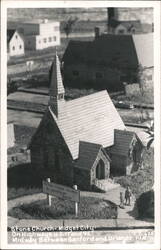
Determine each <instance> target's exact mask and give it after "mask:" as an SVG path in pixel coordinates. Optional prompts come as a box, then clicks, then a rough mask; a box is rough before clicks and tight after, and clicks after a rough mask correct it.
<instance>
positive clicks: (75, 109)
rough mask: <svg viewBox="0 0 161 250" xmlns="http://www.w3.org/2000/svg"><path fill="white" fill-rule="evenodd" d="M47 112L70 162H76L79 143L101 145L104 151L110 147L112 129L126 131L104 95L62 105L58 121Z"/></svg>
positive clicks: (112, 135)
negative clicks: (67, 149) (69, 153)
mask: <svg viewBox="0 0 161 250" xmlns="http://www.w3.org/2000/svg"><path fill="white" fill-rule="evenodd" d="M49 110H50V113H51V114H52V117H53V118H54V119H55V120H56V123H57V125H58V127H59V130H60V132H61V133H62V135H63V137H64V140H65V141H66V143H67V146H68V148H69V150H70V152H71V155H72V157H73V159H77V158H78V155H79V142H80V141H86V142H89V143H94V144H100V145H102V146H103V147H108V146H112V145H113V144H114V129H125V126H124V123H123V121H122V119H121V117H120V115H119V113H118V112H117V110H116V108H115V107H114V105H113V103H112V101H111V99H110V97H109V95H108V93H107V91H100V92H97V93H94V94H91V95H88V96H84V97H80V98H78V99H75V100H72V101H67V102H65V105H64V107H62V111H61V113H60V116H59V119H57V118H56V116H55V115H54V114H53V112H52V110H51V109H50V107H49Z"/></svg>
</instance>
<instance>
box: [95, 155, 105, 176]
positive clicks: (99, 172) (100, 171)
mask: <svg viewBox="0 0 161 250" xmlns="http://www.w3.org/2000/svg"><path fill="white" fill-rule="evenodd" d="M96 178H97V179H105V164H104V162H103V160H102V159H100V160H99V162H98V164H97V166H96Z"/></svg>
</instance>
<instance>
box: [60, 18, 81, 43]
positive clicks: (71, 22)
mask: <svg viewBox="0 0 161 250" xmlns="http://www.w3.org/2000/svg"><path fill="white" fill-rule="evenodd" d="M77 20H78V18H77V17H75V18H72V17H70V18H69V19H68V20H67V21H66V22H65V24H64V27H63V30H64V32H65V34H66V36H67V38H68V36H69V34H70V33H71V32H72V30H73V26H74V25H75V23H76V22H77Z"/></svg>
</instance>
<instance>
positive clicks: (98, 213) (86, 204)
mask: <svg viewBox="0 0 161 250" xmlns="http://www.w3.org/2000/svg"><path fill="white" fill-rule="evenodd" d="M8 214H9V215H10V216H12V217H16V218H19V219H72V218H75V215H74V203H73V202H71V201H67V200H61V199H58V198H56V197H53V199H52V206H51V207H49V206H48V205H47V203H46V200H41V201H36V202H32V203H30V204H22V205H19V206H17V207H14V208H12V209H11V210H9V212H8ZM78 218H79V219H95V218H97V219H111V218H117V205H116V204H114V203H113V202H110V201H108V200H102V199H98V198H93V197H81V199H80V204H79V214H78Z"/></svg>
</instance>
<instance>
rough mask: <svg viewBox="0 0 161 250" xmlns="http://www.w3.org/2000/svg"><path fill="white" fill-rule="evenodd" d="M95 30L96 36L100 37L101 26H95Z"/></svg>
mask: <svg viewBox="0 0 161 250" xmlns="http://www.w3.org/2000/svg"><path fill="white" fill-rule="evenodd" d="M94 32H95V38H99V36H100V28H99V27H95V28H94Z"/></svg>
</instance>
